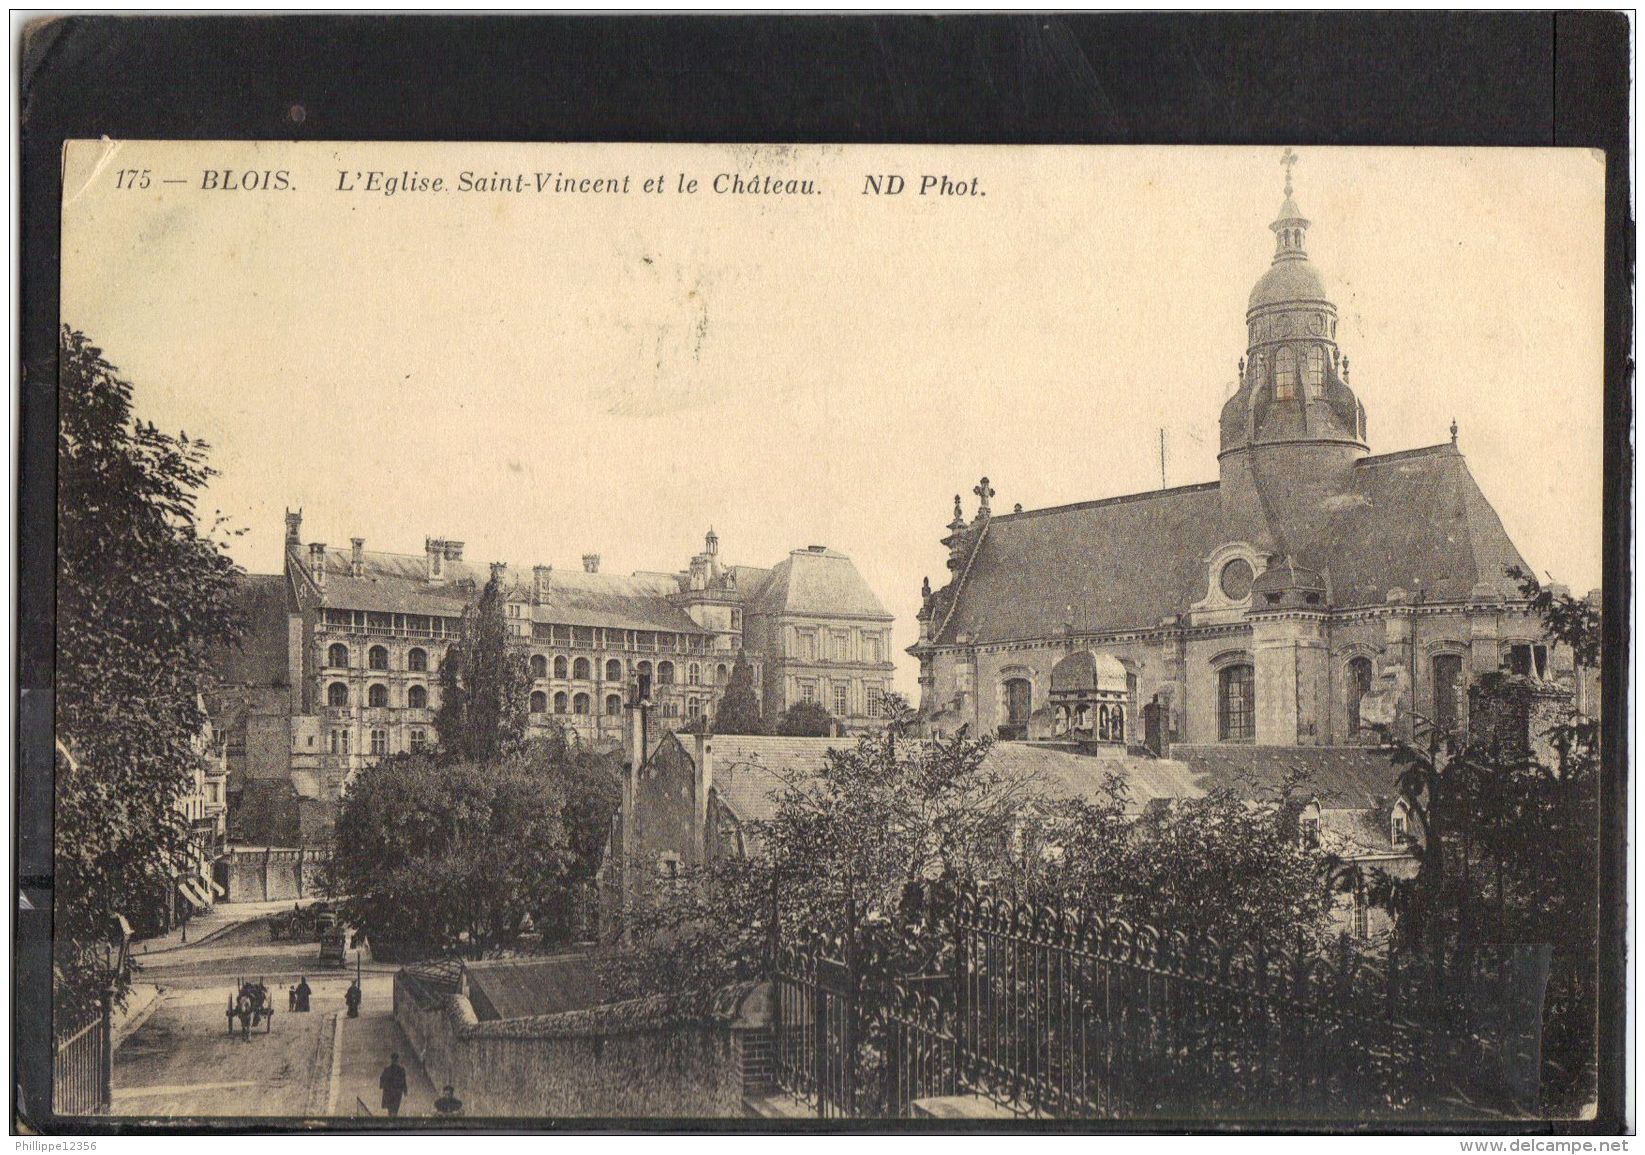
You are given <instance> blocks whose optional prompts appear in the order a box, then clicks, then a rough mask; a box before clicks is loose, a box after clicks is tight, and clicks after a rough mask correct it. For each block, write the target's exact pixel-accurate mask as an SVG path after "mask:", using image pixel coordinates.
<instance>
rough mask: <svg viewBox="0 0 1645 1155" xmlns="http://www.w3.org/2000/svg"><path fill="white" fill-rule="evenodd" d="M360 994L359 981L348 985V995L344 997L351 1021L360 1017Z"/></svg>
mask: <svg viewBox="0 0 1645 1155" xmlns="http://www.w3.org/2000/svg"><path fill="white" fill-rule="evenodd" d="M360 993H361V992H360V983H359V980H355V981H354V982H352V983H350V984H349V985H348V993H346V994H345V995H343V1003H344V1005H346V1006H347V1007H348V1017H349V1018H351V1019H357V1018H359V1017H360Z"/></svg>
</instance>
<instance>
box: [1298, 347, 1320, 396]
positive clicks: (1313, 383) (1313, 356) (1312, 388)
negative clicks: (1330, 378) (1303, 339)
mask: <svg viewBox="0 0 1645 1155" xmlns="http://www.w3.org/2000/svg"><path fill="white" fill-rule="evenodd" d="M1303 381H1304V382H1305V383H1306V384H1307V386H1308V396H1309V397H1318V396H1319V395H1320V390H1321V389H1322V388H1324V385H1325V350H1323V349H1321V348H1320V347H1319V346H1318V345H1314V346H1311V347H1310V348H1309V350H1308V368H1307V370H1306V373H1305V375H1304V377H1303Z"/></svg>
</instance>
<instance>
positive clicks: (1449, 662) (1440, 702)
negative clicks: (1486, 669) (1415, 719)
mask: <svg viewBox="0 0 1645 1155" xmlns="http://www.w3.org/2000/svg"><path fill="white" fill-rule="evenodd" d="M1461 721H1462V659H1461V657H1459V656H1458V655H1456V654H1435V655H1434V725H1435V726H1436V727H1438V728H1439V729H1440V730H1441V731H1442V732H1444V733H1454V732H1455V731H1456V729H1457V726H1458V724H1459V723H1460V722H1461Z"/></svg>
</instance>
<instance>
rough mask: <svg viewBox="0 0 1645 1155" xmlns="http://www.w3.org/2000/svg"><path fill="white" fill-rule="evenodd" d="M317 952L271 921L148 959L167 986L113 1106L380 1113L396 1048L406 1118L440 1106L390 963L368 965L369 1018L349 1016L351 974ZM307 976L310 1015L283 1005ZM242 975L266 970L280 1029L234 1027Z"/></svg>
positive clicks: (121, 1066) (124, 1069) (133, 1047)
mask: <svg viewBox="0 0 1645 1155" xmlns="http://www.w3.org/2000/svg"><path fill="white" fill-rule="evenodd" d="M258 932H260V933H261V938H259V937H257V935H258ZM231 936H233V937H232V938H231ZM236 938H237V939H238V940H239V941H234V939H236ZM225 940H228V941H225ZM317 951H318V948H316V947H315V946H314V945H313V944H312V943H306V944H287V943H278V944H270V943H269V942H268V931H267V928H266V926H254V927H250V928H246V929H245V931H244V933H243V934H242V932H241V930H240V929H238V928H237V929H236V930H234V931H231V932H229V933H228V934H226V935H223V936H221V937H219V938H218V939H214V940H213V941H212V942H210V943H207V944H206V945H204V946H202V947H198V948H195V947H182V948H179V949H177V950H174V951H168V952H166V953H165V954H164V955H157V956H151V957H150V958H149V959H148V960H147V962H146V964H145V966H144V968H143V979H144V981H148V982H154V983H158V984H159V985H160V986H161V987H162V999H161V1002H160V1005H159V1006H158V1008H157V1009H156V1010H155V1012H154V1013H153V1015H152V1016H151V1017H150V1018H149V1019H148V1021H147V1022H145V1023H144V1024H143V1025H142V1026H141V1027H140V1028H139V1029H138V1030H137V1031H136V1032H135V1033H134V1034H133V1035H132V1036H131V1037H130V1038H129V1039H128V1040H126V1042H125V1044H124V1045H122V1046H121V1048H120V1050H119V1051H118V1052H117V1053H116V1054H115V1059H114V1112H113V1113H114V1114H116V1115H124V1116H146V1115H158V1116H165V1117H173V1118H174V1117H179V1116H183V1117H190V1116H193V1117H211V1116H223V1115H257V1116H274V1115H287V1116H297V1117H308V1118H314V1117H320V1116H325V1115H327V1114H335V1115H342V1116H353V1115H357V1114H363V1113H364V1112H363V1111H362V1110H361V1109H360V1108H359V1106H358V1104H357V1103H356V1101H355V1100H356V1096H358V1098H359V1099H361V1100H363V1101H364V1103H365V1104H366V1105H367V1107H368V1108H369V1109H370V1111H371V1113H372V1114H374V1115H380V1114H382V1110H381V1106H380V1103H381V1096H380V1093H379V1092H378V1090H377V1076H378V1073H379V1072H380V1071H381V1070H382V1068H383V1067H384V1066H385V1065H386V1064H387V1062H388V1056H389V1054H390V1053H391V1052H394V1051H398V1052H399V1054H400V1061H401V1063H402V1065H404V1066H405V1068H406V1073H407V1080H408V1083H409V1084H410V1086H409V1092H408V1095H407V1098H406V1102H405V1104H404V1106H403V1108H402V1111H401V1114H402V1115H418V1114H432V1113H433V1103H434V1098H435V1095H436V1094H437V1092H436V1091H435V1090H434V1088H433V1087H432V1086H431V1084H430V1083H429V1080H428V1077H427V1076H426V1075H424V1074H423V1072H422V1069H421V1068H420V1067H419V1066H418V1065H417V1061H416V1059H415V1058H414V1057H413V1056H412V1054H411V1049H410V1047H409V1046H407V1045H406V1042H405V1039H404V1037H403V1036H402V1035H401V1033H400V1029H399V1026H398V1025H397V1024H396V1023H395V1022H394V1018H393V974H392V969H391V968H387V967H382V968H374V967H368V968H367V969H365V971H364V976H363V985H364V990H365V1000H364V1004H363V1007H362V1011H361V1017H360V1018H358V1019H349V1018H347V1017H346V1016H345V1015H344V1014H343V992H344V991H345V990H347V988H348V983H349V979H350V977H352V971H349V972H340V971H336V970H331V971H321V970H320V969H319V966H318V959H317ZM299 975H306V976H307V977H308V982H309V985H310V986H311V987H312V988H313V992H314V993H313V996H312V999H311V1002H310V1006H311V1008H312V1009H311V1011H310V1012H309V1013H308V1014H292V1013H288V1012H287V1010H286V990H287V988H288V987H289V986H290V985H292V984H294V983H295V982H296V981H297V979H298V976H299ZM241 977H247V978H258V977H260V978H261V979H262V980H263V981H264V982H265V983H266V984H267V985H268V987H269V990H270V992H271V993H272V994H273V996H274V999H275V1007H276V1011H275V1016H274V1023H273V1029H272V1030H271V1031H268V1032H264V1031H263V1030H262V1029H261V1028H258V1029H257V1030H255V1031H254V1032H253V1033H252V1035H251V1038H250V1039H249V1040H246V1039H242V1038H241V1037H240V1036H239V1035H238V1034H235V1035H232V1036H231V1035H230V1034H229V1033H228V1029H227V1017H226V1015H225V1014H224V1011H225V1009H226V1008H227V1005H228V998H229V995H230V993H231V992H232V991H233V990H235V989H236V988H237V985H238V982H239V979H240V978H241ZM339 1021H340V1022H341V1027H342V1029H341V1032H340V1033H339V1031H338V1029H337V1025H338V1022H339Z"/></svg>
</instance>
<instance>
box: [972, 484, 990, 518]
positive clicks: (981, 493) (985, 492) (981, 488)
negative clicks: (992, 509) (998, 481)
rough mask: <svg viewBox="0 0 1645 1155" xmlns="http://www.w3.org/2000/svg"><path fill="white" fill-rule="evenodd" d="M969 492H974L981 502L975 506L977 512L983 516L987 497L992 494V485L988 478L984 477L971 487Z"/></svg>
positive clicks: (986, 505)
mask: <svg viewBox="0 0 1645 1155" xmlns="http://www.w3.org/2000/svg"><path fill="white" fill-rule="evenodd" d="M971 492H972V493H974V494H976V495H977V499H978V500H979V501H980V502H981V505H980V506H979V507H978V508H977V512H978V513H979V514H981V515H983V516H987V514H988V502H989V499H990V498H992V497H993V496H994V487H993V486H991V485H989V484H988V479H987V478H986V477H985V478H983V479H982V480H981V481H980V482H978V483H977V484H976V485H974V486H972V487H971Z"/></svg>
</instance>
